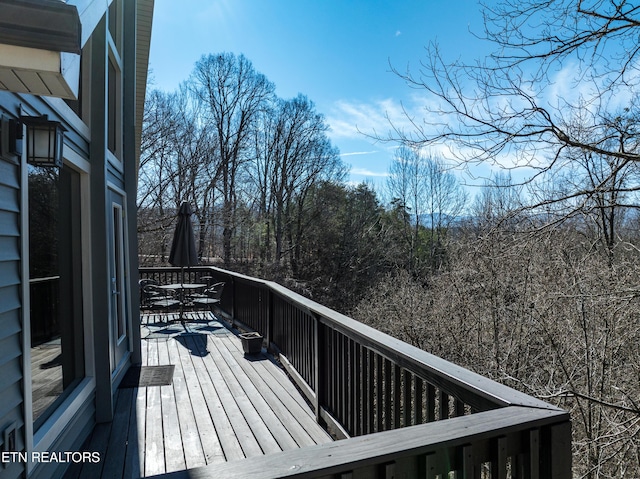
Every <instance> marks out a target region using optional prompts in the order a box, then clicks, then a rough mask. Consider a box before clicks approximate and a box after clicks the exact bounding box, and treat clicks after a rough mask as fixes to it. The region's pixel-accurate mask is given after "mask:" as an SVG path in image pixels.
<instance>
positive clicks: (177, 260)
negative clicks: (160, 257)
mask: <svg viewBox="0 0 640 479" xmlns="http://www.w3.org/2000/svg"><path fill="white" fill-rule="evenodd" d="M192 214H193V211H192V210H191V205H190V204H189V203H188V202H186V201H184V202H183V203H182V205H180V210H179V211H178V224H177V225H176V230H175V231H174V233H173V243H171V252H170V253H169V263H171V264H172V265H173V266H180V267H181V268H182V278H181V279H180V281H181V282H183V283H184V267H185V266H186V267H189V266H197V265H198V252H197V251H196V241H195V237H194V235H193V225H192V224H191V215H192Z"/></svg>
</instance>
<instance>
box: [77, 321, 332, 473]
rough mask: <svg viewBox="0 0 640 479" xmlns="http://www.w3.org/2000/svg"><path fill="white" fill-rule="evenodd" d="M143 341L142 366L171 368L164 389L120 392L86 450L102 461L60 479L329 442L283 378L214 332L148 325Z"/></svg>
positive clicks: (218, 329)
mask: <svg viewBox="0 0 640 479" xmlns="http://www.w3.org/2000/svg"><path fill="white" fill-rule="evenodd" d="M202 314H203V313H200V316H199V317H200V318H202ZM212 319H215V318H212ZM147 323H148V324H147ZM185 329H186V330H188V331H185ZM142 336H143V338H144V339H143V340H142V344H141V352H142V364H143V365H145V366H153V365H164V364H173V365H174V366H175V370H174V376H173V382H172V384H171V385H167V386H155V387H139V388H131V389H120V390H119V391H118V398H117V402H116V412H115V417H114V420H113V422H112V423H111V424H100V425H97V426H96V428H95V429H94V431H93V433H92V435H91V436H90V438H89V439H88V441H87V443H86V444H85V447H84V450H87V451H98V452H100V453H101V457H102V458H103V460H102V461H101V462H100V463H99V464H86V465H84V466H82V467H76V468H73V469H72V470H71V471H69V474H68V477H70V478H94V477H120V476H121V477H126V478H128V477H146V476H150V475H156V474H163V473H168V472H174V471H181V470H185V469H191V468H194V467H199V466H204V465H207V464H218V463H219V464H222V463H224V462H229V461H236V460H240V459H244V458H246V457H257V456H261V455H268V454H272V453H276V452H280V451H283V450H292V449H295V448H298V447H305V446H310V445H313V444H320V443H325V442H330V441H331V438H330V436H329V435H328V434H327V433H326V432H325V431H324V430H323V429H322V428H321V427H320V426H319V425H318V424H316V422H315V419H314V417H315V416H314V414H313V412H312V411H311V409H310V408H309V406H308V405H307V403H306V402H305V400H304V398H302V396H301V395H300V393H299V392H298V390H297V389H296V388H295V386H294V385H293V383H292V382H291V381H289V379H288V378H287V376H286V374H285V373H284V371H283V370H282V369H281V368H279V367H278V365H276V364H275V363H274V362H273V361H272V360H271V359H269V358H268V357H267V356H266V355H262V356H260V357H257V358H247V357H245V356H244V353H243V351H242V347H241V344H240V339H239V338H238V337H237V335H236V334H234V333H233V332H231V331H229V330H228V329H226V328H224V327H223V326H222V324H221V323H218V322H217V321H212V322H210V323H209V325H208V326H207V324H206V323H204V322H200V321H198V322H187V325H186V328H183V326H181V325H180V324H177V325H176V324H172V325H168V324H167V323H166V322H162V321H160V318H159V317H158V316H154V317H151V318H144V319H143V327H142Z"/></svg>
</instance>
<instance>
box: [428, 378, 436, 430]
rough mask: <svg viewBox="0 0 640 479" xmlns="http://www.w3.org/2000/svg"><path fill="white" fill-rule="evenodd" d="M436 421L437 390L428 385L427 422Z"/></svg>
mask: <svg viewBox="0 0 640 479" xmlns="http://www.w3.org/2000/svg"><path fill="white" fill-rule="evenodd" d="M435 420H436V388H435V386H434V385H433V384H427V422H433V421H435Z"/></svg>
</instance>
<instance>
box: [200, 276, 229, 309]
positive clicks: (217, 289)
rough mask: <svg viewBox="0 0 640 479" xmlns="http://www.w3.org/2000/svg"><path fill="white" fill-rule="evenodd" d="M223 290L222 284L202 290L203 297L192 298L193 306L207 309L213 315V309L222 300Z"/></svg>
mask: <svg viewBox="0 0 640 479" xmlns="http://www.w3.org/2000/svg"><path fill="white" fill-rule="evenodd" d="M223 289H224V283H222V282H221V283H216V284H214V285H213V286H211V287H210V288H207V289H205V290H204V296H203V297H197V298H193V304H194V305H196V306H201V307H203V308H207V309H209V310H210V311H211V312H212V313H213V307H214V306H215V305H216V304H219V303H220V299H221V298H222V290H223Z"/></svg>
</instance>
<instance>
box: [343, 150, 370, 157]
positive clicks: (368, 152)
mask: <svg viewBox="0 0 640 479" xmlns="http://www.w3.org/2000/svg"><path fill="white" fill-rule="evenodd" d="M374 153H378V152H377V151H375V150H374V151H352V152H351V153H340V156H358V155H372V154H374Z"/></svg>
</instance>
